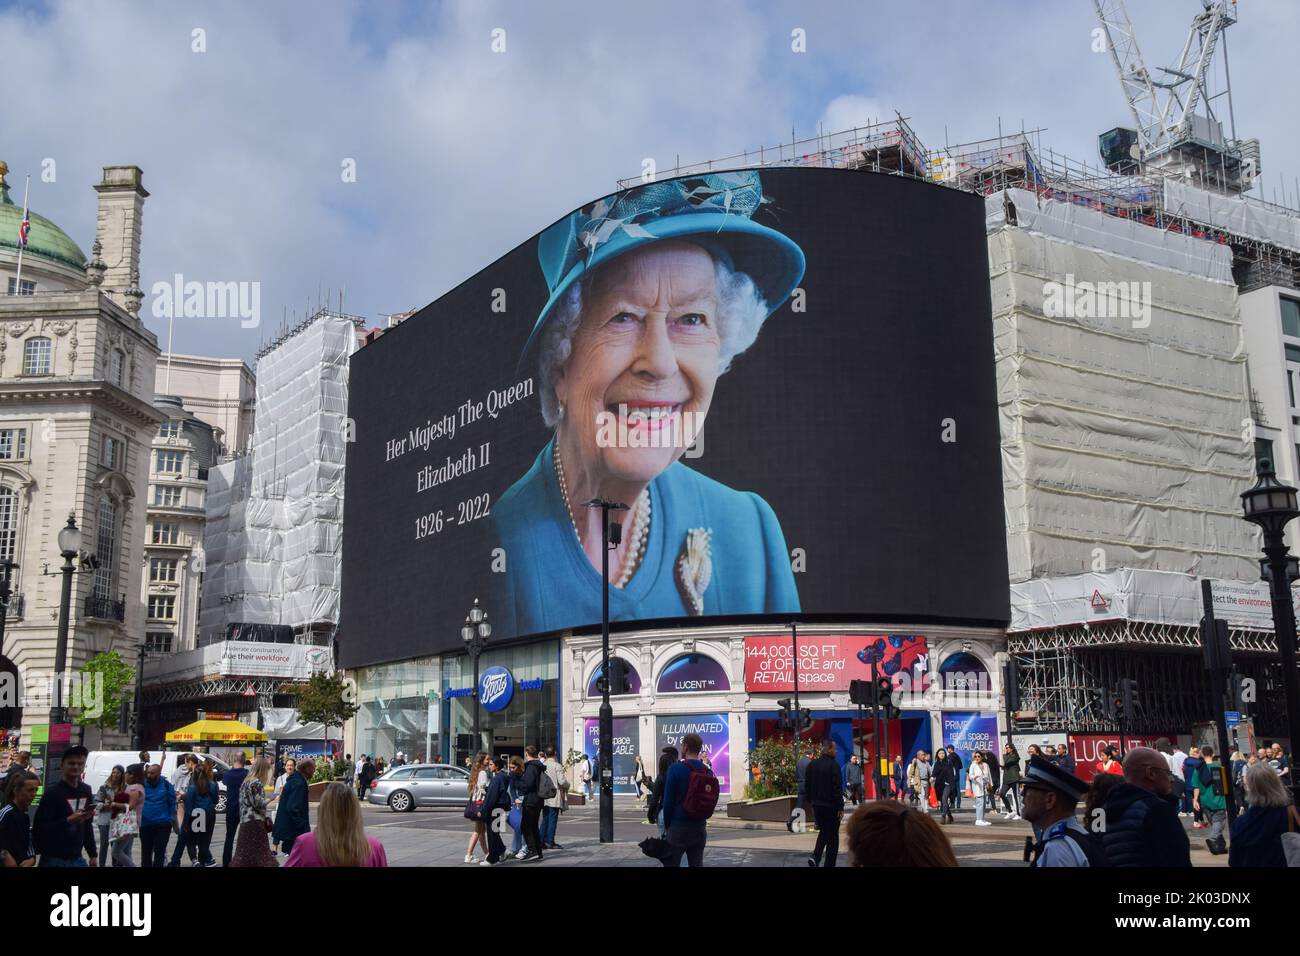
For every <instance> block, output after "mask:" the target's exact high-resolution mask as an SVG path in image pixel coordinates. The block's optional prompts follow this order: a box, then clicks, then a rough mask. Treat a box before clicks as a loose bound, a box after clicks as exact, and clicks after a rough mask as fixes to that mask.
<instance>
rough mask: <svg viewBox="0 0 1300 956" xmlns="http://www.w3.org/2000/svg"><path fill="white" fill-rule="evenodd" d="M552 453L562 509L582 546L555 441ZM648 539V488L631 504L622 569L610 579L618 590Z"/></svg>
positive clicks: (633, 569)
mask: <svg viewBox="0 0 1300 956" xmlns="http://www.w3.org/2000/svg"><path fill="white" fill-rule="evenodd" d="M553 447H554V454H552V456H551V459H552V461H553V462H554V464H555V479H556V481H558V482H559V485H560V495H561V496H562V497H563V498H564V510H565V511H567V512H568V513H569V524H570V525H572V526H573V536H574V537H575V538H576V539H577V540H578V547H579V548H581V547H582V535H580V534H579V533H578V522H577V520H576V519H575V518H574V517H573V505H572V504H570V503H569V486H568V484H567V483H566V482H565V480H564V466H563V465H562V464H560V446H559V443H558V442H557V443H556V444H555V445H554V446H553ZM649 540H650V489H649V488H646V489H644V490H642V492H641V494H639V495H637V499H636V503H635V504H634V505H632V530H631V531H630V532H629V534H628V546H627V551H626V552H625V554H624V559H623V569H622V571H620V572H619V575H618V580H616V581H611V582H610V583H611V584H613V585H614V587H616V588H619V589H620V590H621V589H622V588H624V587H626V586H627V583H628V582H629V581H631V580H632V575H634V574H636V571H637V568H639V567H640V566H641V559H642V558H643V557H645V551H646V542H647V541H649Z"/></svg>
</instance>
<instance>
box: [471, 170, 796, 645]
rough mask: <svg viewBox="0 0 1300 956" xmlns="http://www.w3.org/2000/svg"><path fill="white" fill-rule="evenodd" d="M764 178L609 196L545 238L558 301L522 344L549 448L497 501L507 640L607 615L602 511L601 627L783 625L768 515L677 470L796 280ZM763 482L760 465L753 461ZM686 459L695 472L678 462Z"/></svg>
mask: <svg viewBox="0 0 1300 956" xmlns="http://www.w3.org/2000/svg"><path fill="white" fill-rule="evenodd" d="M766 201H768V198H767V197H764V196H763V193H762V184H761V182H760V180H759V176H758V174H757V173H756V172H753V171H745V172H735V173H719V174H710V175H704V176H697V177H689V178H683V179H675V180H668V181H666V182H662V183H652V184H649V185H646V186H641V187H637V188H635V189H631V190H628V191H626V192H622V193H618V194H615V195H613V196H607V197H605V198H604V199H601V200H599V201H598V202H595V203H593V204H592V205H590V206H587V207H584V208H583V209H581V210H579V211H577V212H575V213H573V214H572V215H570V216H568V217H566V218H565V219H562V220H561V221H560V222H558V223H556V224H555V225H553V226H551V227H550V228H549V229H547V230H546V231H545V232H544V233H542V235H541V236H540V237H539V239H538V258H539V259H540V261H541V267H542V272H543V274H544V276H545V278H546V281H547V286H548V288H549V289H550V298H549V300H548V301H547V303H546V305H545V307H544V308H543V309H542V311H541V314H540V315H539V317H538V318H537V321H536V324H535V326H534V328H533V331H532V334H531V336H530V337H529V339H528V342H527V344H526V345H525V347H524V351H523V355H522V358H521V369H522V371H523V372H525V373H526V374H529V375H532V376H534V377H535V379H536V381H537V389H538V392H539V395H540V397H541V410H542V418H543V419H544V421H545V423H546V425H547V427H548V428H550V429H552V430H553V435H552V437H551V439H550V441H548V442H547V443H546V445H545V447H543V448H542V450H541V451H540V453H539V454H538V455H537V457H536V459H535V460H534V461H533V463H532V466H531V467H530V468H529V469H528V471H527V472H526V473H525V474H524V475H523V477H521V478H520V479H519V480H518V481H516V482H515V483H514V485H512V486H511V488H510V489H509V490H508V491H507V492H506V493H505V494H504V495H503V496H502V497H501V498H500V499H499V500H498V501H497V502H496V503H495V505H494V507H493V509H492V519H493V522H494V525H495V528H496V532H497V535H498V538H499V544H500V546H501V547H503V548H504V549H505V550H504V554H505V558H506V562H507V565H506V568H507V570H506V573H504V574H497V575H493V577H494V578H495V579H497V580H496V582H495V583H496V584H498V585H499V586H500V587H502V588H503V590H504V592H505V593H501V594H497V595H495V597H494V602H493V605H494V606H493V613H494V615H500V617H499V618H498V620H499V621H500V623H501V625H503V626H504V630H503V633H506V634H531V633H540V632H545V631H553V630H558V629H561V628H565V627H573V626H579V625H583V624H590V623H593V622H595V621H599V620H600V615H601V590H602V588H601V557H602V555H601V549H602V544H603V535H602V527H601V518H602V516H601V510H600V509H599V508H596V507H586V506H585V503H586V502H588V501H591V500H592V499H596V498H601V499H605V500H606V501H614V502H620V503H624V504H626V505H627V510H626V511H621V512H612V513H611V521H621V523H622V540H621V542H620V543H619V544H618V546H617V547H615V548H613V549H611V551H610V553H609V579H610V584H611V589H610V618H611V620H632V619H641V620H648V619H656V618H673V617H686V616H696V615H738V614H766V613H782V612H793V611H798V610H799V595H798V592H797V590H796V589H795V583H794V575H793V574H792V572H791V568H790V554H789V552H788V551H787V549H786V543H785V538H784V535H783V534H782V532H781V526H780V524H779V523H778V521H777V518H776V515H775V514H774V513H773V511H772V509H771V508H770V507H769V506H768V504H767V502H765V501H764V500H763V499H762V498H760V497H759V496H758V495H756V494H754V493H753V492H750V491H743V490H738V489H733V488H729V487H727V486H725V485H723V484H720V483H719V482H717V481H714V480H713V479H711V478H708V477H706V476H704V475H702V474H701V473H699V472H698V471H696V470H695V469H693V468H691V467H690V466H689V465H688V464H686V463H685V462H683V461H682V457H683V455H684V453H685V452H686V451H687V449H688V448H689V447H690V446H691V445H692V443H693V442H695V440H696V439H697V437H700V436H701V432H702V430H703V429H704V427H705V421H706V419H707V416H708V413H709V407H710V404H711V403H712V400H713V395H714V390H715V389H716V388H719V387H725V383H724V382H725V380H724V379H723V378H722V376H723V373H725V372H726V371H727V370H728V369H729V368H730V366H731V363H732V360H733V359H735V357H736V356H737V355H739V354H740V353H742V352H744V351H745V350H746V349H747V348H749V347H750V346H751V345H752V344H753V343H754V341H755V340H756V339H757V337H758V334H759V331H760V329H761V328H762V325H763V323H764V322H765V321H766V320H767V318H768V317H769V316H770V315H771V314H772V313H773V312H774V311H775V310H776V309H777V308H779V307H780V306H781V305H782V304H783V303H784V302H785V301H786V299H787V298H789V296H790V294H791V293H792V292H793V290H794V289H795V287H796V285H797V284H798V283H799V280H800V279H801V278H802V276H803V272H804V256H803V252H802V250H801V249H800V248H799V246H798V245H796V244H795V243H794V242H793V241H791V240H790V239H789V238H788V237H787V236H785V235H783V234H782V233H780V232H778V231H776V230H775V229H772V228H769V227H767V226H764V225H761V224H760V223H757V222H755V221H754V219H753V216H754V213H755V212H756V211H758V210H759V208H760V207H761V206H762V204H763V203H764V202H766ZM754 453H755V461H754V471H755V474H762V473H763V472H764V470H765V463H764V462H763V461H762V456H763V455H765V454H772V455H780V453H781V452H780V449H779V448H775V449H773V448H768V449H764V448H761V447H756V448H755V449H754ZM687 460H688V461H689V459H687Z"/></svg>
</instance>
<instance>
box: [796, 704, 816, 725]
mask: <svg viewBox="0 0 1300 956" xmlns="http://www.w3.org/2000/svg"><path fill="white" fill-rule="evenodd" d="M812 725H813V716H812V711H811V710H809V709H808V708H807V707H801V708H799V729H800V730H807V729H808V728H809V727H811V726H812Z"/></svg>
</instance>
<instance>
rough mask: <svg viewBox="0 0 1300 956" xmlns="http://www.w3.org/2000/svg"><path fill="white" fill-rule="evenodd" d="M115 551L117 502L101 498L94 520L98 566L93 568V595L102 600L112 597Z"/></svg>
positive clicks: (108, 599) (109, 599)
mask: <svg viewBox="0 0 1300 956" xmlns="http://www.w3.org/2000/svg"><path fill="white" fill-rule="evenodd" d="M116 553H117V503H116V502H115V501H113V499H112V498H107V497H105V498H101V499H100V501H99V515H98V518H97V520H96V522H95V556H96V557H97V558H99V567H97V568H96V569H95V586H94V595H95V597H97V598H99V599H100V600H103V601H111V600H112V599H113V568H114V561H113V558H114V556H115V555H116Z"/></svg>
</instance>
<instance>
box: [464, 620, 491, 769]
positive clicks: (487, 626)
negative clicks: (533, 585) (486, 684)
mask: <svg viewBox="0 0 1300 956" xmlns="http://www.w3.org/2000/svg"><path fill="white" fill-rule="evenodd" d="M491 636H492V625H491V623H489V621H488V615H487V611H485V610H483V608H481V607H479V603H478V598H475V599H474V606H473V607H471V608H470V609H469V614H467V615H466V616H465V623H464V624H463V625H462V626H461V629H460V638H461V640H463V641H464V642H465V650H467V651H468V652H469V656H470V657H471V658H472V659H473V661H474V693H473V697H474V749H475V751H477V750H478V749H479V748H481V747H482V746H483V740H482V738H481V737H480V736H479V726H478V714H479V707H478V704H479V700H478V658H479V655H480V654H482V653H483V647H484V646H485V645H486V644H487V640H488V638H489V637H491ZM473 756H474V754H473V753H471V754H470V757H471V758H472V757H473Z"/></svg>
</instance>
